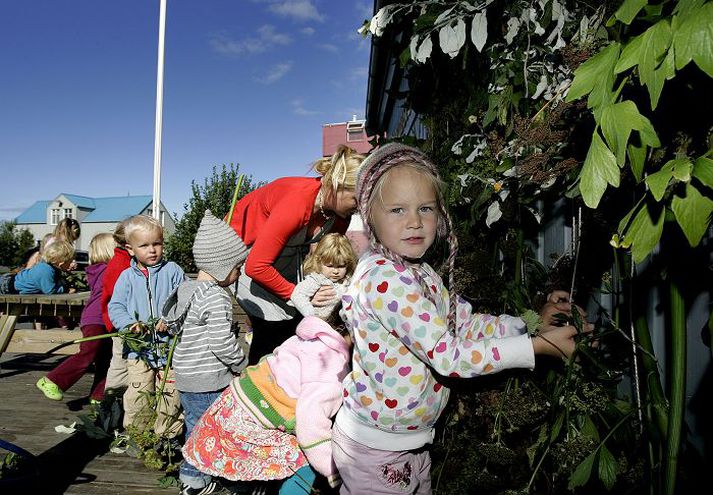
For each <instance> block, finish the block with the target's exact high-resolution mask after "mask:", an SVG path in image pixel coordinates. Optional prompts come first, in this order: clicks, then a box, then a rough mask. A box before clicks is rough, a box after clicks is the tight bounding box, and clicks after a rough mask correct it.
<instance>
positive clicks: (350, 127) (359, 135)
mask: <svg viewBox="0 0 713 495" xmlns="http://www.w3.org/2000/svg"><path fill="white" fill-rule="evenodd" d="M364 139H365V136H364V121H363V120H352V121H351V122H347V142H348V143H353V142H355V141H364Z"/></svg>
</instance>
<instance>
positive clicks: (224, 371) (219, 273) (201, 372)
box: [163, 210, 248, 495]
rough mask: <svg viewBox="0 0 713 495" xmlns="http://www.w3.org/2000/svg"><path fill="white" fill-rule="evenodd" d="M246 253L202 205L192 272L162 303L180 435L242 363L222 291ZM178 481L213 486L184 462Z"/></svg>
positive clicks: (193, 494) (187, 488)
mask: <svg viewBox="0 0 713 495" xmlns="http://www.w3.org/2000/svg"><path fill="white" fill-rule="evenodd" d="M247 255H248V248H247V247H246V246H245V244H243V241H242V240H241V239H240V237H239V236H238V234H236V233H235V231H234V230H233V229H232V228H230V226H228V224H227V223H225V222H223V221H221V220H219V219H217V218H216V217H215V216H213V214H212V213H211V212H210V211H208V210H206V212H205V216H204V217H203V220H202V221H201V224H200V226H199V227H198V232H197V233H196V238H195V241H194V243H193V258H194V260H195V263H196V267H198V277H197V278H196V280H186V281H185V282H183V283H182V284H181V285H180V286H179V287H178V290H177V291H176V297H171V298H169V301H168V302H167V303H166V305H165V306H164V311H163V315H164V316H163V317H164V318H165V319H167V324H168V326H169V328H170V329H171V330H172V331H178V332H180V338H181V340H180V342H179V344H178V346H177V347H176V351H175V353H174V355H173V369H174V371H175V373H176V388H177V389H178V390H179V391H180V395H181V405H182V406H183V414H184V421H185V427H186V430H185V433H186V437H188V436H189V435H190V434H191V431H193V427H194V425H195V424H196V422H198V420H199V419H200V417H201V416H202V415H203V413H204V412H205V411H206V409H208V408H209V407H210V406H211V404H213V402H214V401H215V400H216V399H217V398H218V397H220V394H221V392H222V391H223V390H224V389H225V387H227V386H228V385H229V384H230V382H231V380H232V379H233V375H234V374H237V373H238V372H240V371H241V370H242V369H243V368H244V367H245V365H246V364H247V359H246V356H245V354H246V352H245V349H243V348H241V346H240V344H239V342H238V339H237V336H236V333H235V332H233V305H232V298H231V295H230V293H229V292H228V290H227V287H228V286H230V285H232V284H234V283H235V281H236V280H237V279H238V275H239V274H240V267H241V266H242V264H243V263H244V262H245V258H247ZM176 327H177V328H176ZM174 329H175V330H174ZM180 480H181V485H182V486H181V495H197V494H200V495H206V494H208V493H214V492H215V491H216V490H218V489H219V487H218V485H217V483H215V482H213V481H212V480H211V477H210V476H209V475H205V474H202V473H201V472H200V471H199V470H198V469H196V468H195V467H194V466H193V465H192V464H191V463H190V462H188V461H184V462H183V464H181V471H180Z"/></svg>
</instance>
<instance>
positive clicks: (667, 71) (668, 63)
mask: <svg viewBox="0 0 713 495" xmlns="http://www.w3.org/2000/svg"><path fill="white" fill-rule="evenodd" d="M673 52H674V51H673V50H669V51H668V53H667V54H666V56H665V57H664V59H663V62H661V65H660V66H659V67H658V68H657V69H655V70H654V74H653V76H652V77H651V80H650V81H649V82H648V84H647V85H646V89H648V90H649V98H651V109H652V110H654V109H655V108H656V107H657V106H658V104H659V98H660V97H661V91H662V90H663V83H664V82H665V81H667V80H669V79H672V78H673V76H675V75H676V68H675V66H674V55H673Z"/></svg>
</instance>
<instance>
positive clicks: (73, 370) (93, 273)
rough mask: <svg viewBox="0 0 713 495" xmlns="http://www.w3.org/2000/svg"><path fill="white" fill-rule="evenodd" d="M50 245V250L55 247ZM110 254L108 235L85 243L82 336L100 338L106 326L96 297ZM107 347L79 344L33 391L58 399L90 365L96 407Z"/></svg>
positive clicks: (101, 393) (106, 363)
mask: <svg viewBox="0 0 713 495" xmlns="http://www.w3.org/2000/svg"><path fill="white" fill-rule="evenodd" d="M56 242H57V241H55V243H53V244H52V245H51V246H50V248H51V247H52V246H53V245H54V244H56ZM113 251H114V239H113V238H112V236H111V234H109V233H104V234H97V235H95V236H94V238H93V239H92V241H91V242H90V243H89V263H90V265H89V266H88V267H87V269H86V274H87V282H88V284H89V288H90V291H91V292H90V294H89V300H88V301H87V303H86V304H85V305H84V309H83V310H82V317H81V319H80V321H79V327H80V329H81V331H82V337H95V336H98V335H104V334H105V333H106V327H104V322H103V321H102V317H101V305H100V298H101V295H102V278H103V277H104V271H105V270H106V263H107V261H109V259H110V258H111V255H112V253H113ZM110 349H111V344H110V343H109V342H107V341H106V340H105V339H100V340H93V341H90V342H82V343H81V344H79V352H78V353H77V354H75V355H73V356H71V357H69V358H68V359H66V360H65V361H63V362H62V363H61V364H60V365H59V366H57V367H56V368H55V369H53V370H52V371H50V372H49V374H48V375H47V376H44V377H42V378H40V379H39V381H38V382H37V388H39V389H40V390H41V391H42V393H44V394H45V396H46V397H47V398H48V399H52V400H61V399H62V396H63V393H64V392H65V391H66V390H68V389H69V388H70V387H71V386H72V385H74V384H75V383H77V381H78V380H79V379H80V378H81V377H82V375H84V373H86V371H87V369H88V368H89V366H90V365H91V364H92V363H94V364H95V369H94V381H93V383H92V388H91V395H90V403H93V404H96V403H99V402H101V400H102V399H103V398H104V381H105V378H106V370H107V368H108V366H109V358H110V356H111V351H110Z"/></svg>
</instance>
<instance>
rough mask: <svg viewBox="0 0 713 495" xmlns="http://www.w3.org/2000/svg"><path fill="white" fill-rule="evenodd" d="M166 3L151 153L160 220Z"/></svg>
mask: <svg viewBox="0 0 713 495" xmlns="http://www.w3.org/2000/svg"><path fill="white" fill-rule="evenodd" d="M166 1H167V0H160V3H161V6H160V13H159V25H158V63H157V69H156V130H155V135H154V136H155V137H154V153H153V205H152V211H153V217H154V218H155V219H157V220H159V221H160V219H161V130H162V127H163V54H164V40H165V37H166Z"/></svg>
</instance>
